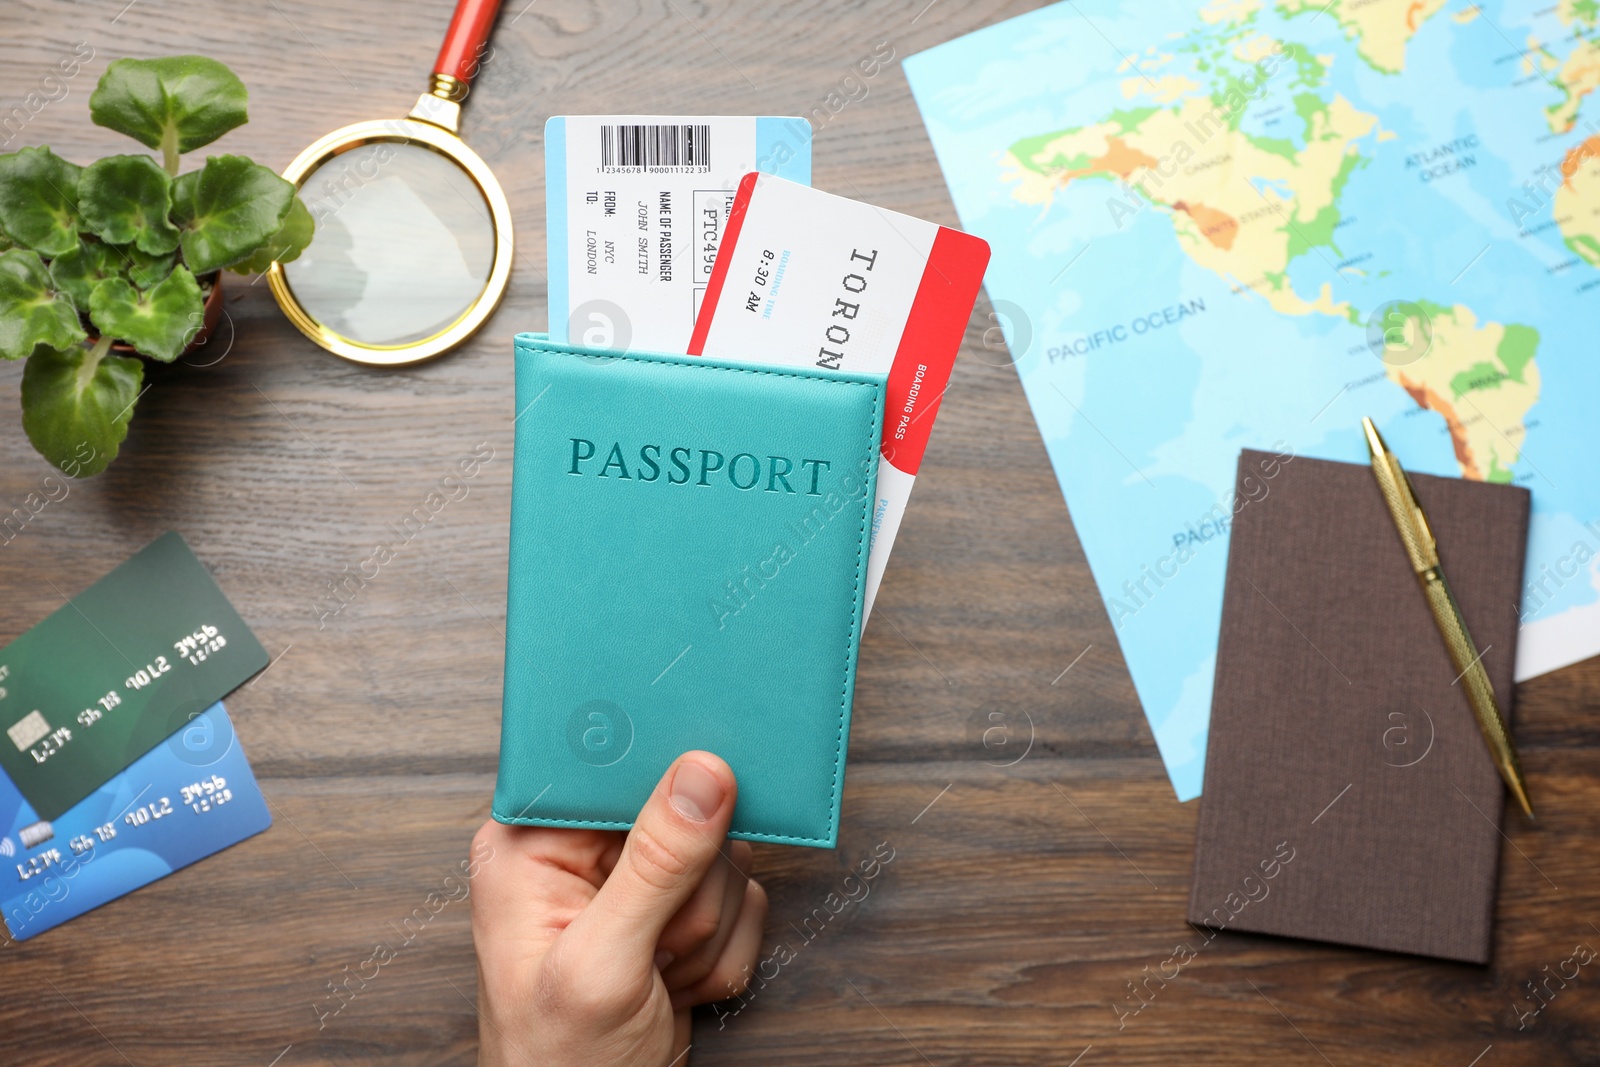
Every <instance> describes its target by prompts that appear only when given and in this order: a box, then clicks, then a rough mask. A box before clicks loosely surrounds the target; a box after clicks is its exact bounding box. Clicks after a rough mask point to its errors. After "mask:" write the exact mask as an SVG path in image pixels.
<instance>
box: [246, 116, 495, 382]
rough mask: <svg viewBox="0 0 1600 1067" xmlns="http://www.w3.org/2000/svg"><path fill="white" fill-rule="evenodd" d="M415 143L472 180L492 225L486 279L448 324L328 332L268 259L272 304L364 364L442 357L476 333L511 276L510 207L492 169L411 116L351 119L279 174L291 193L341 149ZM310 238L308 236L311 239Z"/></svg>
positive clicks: (344, 355)
mask: <svg viewBox="0 0 1600 1067" xmlns="http://www.w3.org/2000/svg"><path fill="white" fill-rule="evenodd" d="M384 141H388V142H394V143H409V144H418V145H421V146H423V147H426V148H429V149H432V150H433V151H435V152H438V153H440V154H441V155H444V156H446V157H448V158H449V159H450V160H451V161H453V162H454V163H456V164H457V165H458V166H459V167H461V169H462V170H464V171H466V172H467V175H468V176H469V177H470V178H471V179H472V181H473V184H475V185H476V186H477V187H478V191H479V192H480V193H482V194H483V198H484V200H485V201H486V202H487V203H488V205H489V213H490V222H491V223H492V225H493V227H494V262H493V263H492V264H491V266H490V268H489V279H488V281H486V282H485V283H484V286H483V290H482V291H481V292H480V293H479V294H478V296H477V298H476V299H475V300H473V302H472V303H471V304H470V305H468V307H467V309H466V310H465V311H463V312H462V313H461V315H460V316H459V317H457V318H456V320H455V321H454V322H452V323H450V325H448V326H446V327H445V328H444V329H442V330H440V331H439V332H438V333H434V334H431V335H429V336H427V337H424V338H422V339H421V340H417V341H407V342H405V343H404V344H397V345H374V344H365V343H363V342H361V341H357V340H354V339H352V338H349V337H346V336H344V335H343V334H341V333H338V332H336V331H334V330H330V329H329V328H328V327H327V326H325V325H323V324H322V323H321V322H319V321H318V320H317V319H315V318H313V317H312V316H311V315H310V314H308V313H307V312H306V310H305V308H303V307H301V305H300V302H299V300H297V299H296V298H295V295H294V290H293V289H292V288H291V287H290V285H289V279H288V276H287V274H286V273H285V271H284V268H283V264H282V263H274V264H272V266H271V268H269V269H268V271H267V285H268V287H270V288H271V289H272V295H273V297H274V298H275V299H276V300H277V301H278V306H279V307H280V308H282V309H283V313H284V314H285V315H287V316H288V317H289V321H290V322H292V323H294V325H295V327H296V328H297V329H298V330H299V331H300V332H301V333H303V334H305V335H306V336H307V337H309V338H310V339H311V340H312V341H315V342H316V343H317V344H318V345H320V346H322V347H323V348H325V349H327V350H328V351H329V352H332V353H333V354H334V355H336V356H340V357H342V358H344V359H348V360H350V361H352V362H354V363H363V364H366V365H367V366H380V367H404V366H409V365H411V364H414V363H421V362H423V361H425V360H429V359H433V358H434V357H435V356H439V355H443V354H444V353H445V352H448V351H449V350H450V349H452V348H454V347H456V346H457V345H459V344H461V343H462V342H463V341H465V340H467V338H469V337H471V336H472V335H473V334H474V333H476V332H477V331H478V329H479V327H481V326H482V325H483V324H484V323H485V322H486V321H488V318H489V316H490V315H492V314H494V310H495V308H497V307H499V306H500V300H501V298H502V297H503V296H505V291H506V284H507V282H509V281H510V279H511V258H512V231H511V205H510V203H509V202H508V201H507V200H506V194H505V193H504V192H503V191H502V190H501V188H500V183H499V182H497V181H496V180H495V177H494V173H493V172H492V171H490V170H489V165H488V164H487V163H485V162H484V161H483V160H482V159H481V158H480V157H479V156H478V154H477V153H476V152H474V151H473V150H472V149H471V148H470V147H468V145H467V143H466V142H465V141H463V140H462V139H461V138H459V137H457V136H456V135H455V134H453V133H451V132H449V131H448V130H445V129H442V128H440V127H438V126H434V125H432V124H431V123H428V122H423V121H420V120H418V119H413V118H403V119H374V120H372V121H370V122H357V123H354V124H352V125H349V126H344V127H341V128H340V129H337V130H334V131H333V132H332V133H330V134H328V135H327V136H325V137H321V138H319V139H317V140H316V141H314V142H312V143H311V144H310V145H308V146H307V147H306V149H305V151H303V152H301V153H300V154H299V155H298V156H296V157H295V158H294V161H293V162H292V163H290V164H289V166H288V167H287V168H285V170H284V172H283V176H284V178H285V179H287V180H288V181H290V182H293V183H294V187H295V189H296V191H298V190H299V189H300V187H301V182H302V181H304V180H305V177H306V175H308V174H310V173H311V172H312V170H314V169H315V168H316V167H317V166H319V165H320V164H322V163H324V162H326V161H327V160H329V159H332V158H333V157H334V156H336V155H339V154H341V153H343V152H348V151H350V150H351V149H353V148H359V147H361V146H362V145H367V144H377V143H380V142H384ZM314 239H315V238H313V240H314Z"/></svg>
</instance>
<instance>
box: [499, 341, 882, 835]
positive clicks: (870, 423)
mask: <svg viewBox="0 0 1600 1067" xmlns="http://www.w3.org/2000/svg"><path fill="white" fill-rule="evenodd" d="M514 347H515V348H516V350H517V351H518V352H526V353H527V354H529V355H533V354H534V353H536V352H552V353H566V354H569V355H574V356H585V355H591V356H592V355H599V356H602V357H603V358H605V359H626V360H630V361H632V362H634V363H647V364H650V365H653V366H661V367H683V368H685V369H689V370H719V371H729V372H732V373H734V374H751V375H766V376H769V377H773V378H798V379H800V380H802V381H808V382H822V383H824V384H827V385H855V386H861V387H863V388H866V389H871V390H872V391H873V392H874V393H875V394H876V392H877V389H878V387H877V385H876V384H875V383H872V382H853V381H849V380H842V379H839V378H824V377H821V376H819V375H811V374H793V373H790V372H788V371H779V370H767V369H762V368H756V367H722V366H718V365H716V364H714V363H705V364H695V363H680V362H678V361H676V360H673V359H651V358H643V357H640V356H632V355H629V354H627V353H626V352H616V353H613V352H612V350H610V349H592V350H591V349H579V348H570V347H561V346H559V345H530V344H527V343H525V342H523V341H522V340H521V339H520V338H519V339H517V340H516V341H515V343H514ZM877 420H878V398H877V396H876V395H874V396H873V398H872V407H871V409H870V410H869V411H868V412H867V455H868V456H871V455H873V451H872V450H873V449H874V448H875V447H876V442H875V441H874V440H873V432H872V431H873V427H874V424H875V423H876V422H877ZM871 517H872V506H871V497H863V498H862V500H861V528H860V530H858V531H857V533H856V577H855V581H854V583H853V585H852V590H853V592H852V594H851V604H852V611H853V612H854V611H859V610H860V608H861V570H862V568H863V567H864V566H865V565H866V555H867V531H868V530H869V529H870V528H871V525H870V522H869V520H870V519H871ZM852 630H854V632H855V634H856V636H857V639H858V640H859V634H860V628H859V627H858V626H853V627H852ZM844 668H845V669H844V674H845V677H844V681H843V682H841V683H840V685H839V725H838V728H837V729H836V731H835V733H834V741H833V781H832V782H831V784H830V785H829V788H828V828H827V832H826V833H825V834H824V835H823V836H821V837H799V836H796V835H793V834H765V833H761V832H760V831H756V830H741V831H730V836H736V837H742V838H759V839H760V840H763V841H775V842H778V843H780V844H795V843H800V842H813V843H814V842H826V841H827V840H828V838H829V837H830V836H832V834H833V832H834V821H835V818H836V813H837V811H838V804H837V803H836V802H837V800H838V799H839V772H840V771H841V770H843V763H844V758H843V757H844V714H845V704H846V702H847V701H848V700H849V697H850V688H849V687H850V638H849V637H848V636H847V637H846V638H845V643H844ZM493 815H494V818H495V821H496V822H501V823H509V824H515V825H521V826H573V827H582V828H603V829H608V830H626V829H628V828H629V827H631V826H632V825H633V824H632V823H627V822H611V821H609V820H602V819H552V818H544V817H541V816H517V817H504V816H502V815H501V814H500V813H499V812H498V811H495V812H493Z"/></svg>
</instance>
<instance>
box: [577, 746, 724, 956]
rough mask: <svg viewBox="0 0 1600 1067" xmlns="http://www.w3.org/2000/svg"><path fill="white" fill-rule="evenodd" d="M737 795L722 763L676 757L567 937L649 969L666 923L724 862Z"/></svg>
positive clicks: (700, 755) (705, 755)
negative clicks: (722, 852)
mask: <svg viewBox="0 0 1600 1067" xmlns="http://www.w3.org/2000/svg"><path fill="white" fill-rule="evenodd" d="M737 793H738V785H737V783H736V782H735V780H734V776H733V769H732V768H730V767H729V766H728V765H727V764H726V763H724V762H723V761H722V760H721V759H719V758H718V757H716V756H714V755H712V754H711V753H709V752H687V753H685V754H684V755H682V756H680V757H678V760H677V762H675V763H674V764H673V765H672V766H671V767H669V768H667V773H666V774H664V775H662V777H661V781H660V782H659V783H657V785H656V788H655V791H654V792H653V793H651V794H650V799H649V800H648V801H646V802H645V806H644V809H643V810H642V811H640V812H639V817H638V819H637V820H635V821H634V824H633V829H632V830H630V831H629V832H628V839H627V842H626V843H625V844H624V845H623V847H622V854H621V856H619V857H618V858H617V865H616V867H615V869H613V870H612V872H611V874H610V876H609V877H607V878H606V881H605V884H604V885H602V886H601V887H600V891H599V892H598V893H597V894H595V898H594V900H592V901H591V902H590V903H589V905H588V906H587V907H586V908H584V909H583V912H582V913H581V914H580V915H579V916H578V917H577V918H576V919H574V920H573V922H572V924H571V925H570V926H569V927H568V928H567V931H566V933H567V935H568V936H569V937H570V938H571V939H573V940H574V941H577V942H578V943H580V944H581V945H583V946H584V947H586V948H588V949H591V950H594V951H597V952H602V953H604V954H605V955H608V956H614V955H622V956H625V957H631V958H632V959H633V960H635V961H637V962H639V963H640V964H648V963H649V961H650V960H652V959H653V958H654V956H655V951H656V942H657V941H659V940H660V938H661V932H662V930H663V929H665V928H666V925H667V922H668V920H670V919H671V918H672V917H673V916H674V915H675V914H677V912H678V909H679V908H681V907H683V905H684V904H685V903H687V902H688V900H689V898H690V897H691V896H692V895H693V894H694V891H695V888H696V887H697V886H699V884H700V882H701V880H702V879H704V878H705V876H706V872H708V871H709V870H710V869H711V865H712V864H713V863H716V862H718V861H719V855H718V853H719V851H720V850H721V849H722V846H723V841H724V838H725V837H726V835H727V833H728V823H729V822H730V821H731V820H732V818H733V805H734V800H735V799H736V796H737Z"/></svg>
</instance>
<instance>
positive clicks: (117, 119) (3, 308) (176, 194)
mask: <svg viewBox="0 0 1600 1067" xmlns="http://www.w3.org/2000/svg"><path fill="white" fill-rule="evenodd" d="M247 98H248V94H247V93H246V91H245V87H244V83H243V82H241V81H240V80H239V79H238V78H237V77H236V76H235V75H234V73H233V72H232V71H231V70H229V69H228V68H227V67H226V66H224V65H223V64H221V63H218V62H217V61H216V60H213V59H207V58H205V57H203V56H168V57H166V58H162V59H119V60H117V61H116V62H114V63H112V64H111V65H110V66H108V67H107V68H106V72H105V74H104V75H103V76H102V77H101V78H100V83H99V85H98V86H97V87H96V88H95V91H94V93H93V94H92V95H91V96H90V97H89V117H90V118H91V119H93V120H94V122H95V123H96V124H97V125H100V126H104V127H106V128H107V129H111V130H115V131H117V132H118V133H123V134H127V135H128V136H129V137H132V138H133V139H134V140H136V141H138V142H139V143H140V144H142V145H144V146H145V147H146V148H150V149H155V150H158V151H159V152H160V157H161V158H160V162H159V163H158V162H156V160H155V159H153V158H151V157H150V156H149V155H143V154H133V155H115V156H107V157H105V158H104V159H100V160H97V161H95V162H93V163H91V164H89V165H88V166H86V167H79V166H77V165H76V164H73V163H69V162H67V161H66V160H64V159H62V158H60V157H59V156H57V155H56V154H55V153H53V152H51V151H50V149H49V148H48V147H31V148H24V149H22V150H21V151H19V152H13V153H11V154H9V155H3V156H0V358H5V359H8V360H17V359H26V360H27V364H26V366H25V367H24V368H23V372H22V426H23V429H24V430H25V431H26V432H27V435H28V440H29V441H31V442H33V447H34V448H36V449H37V450H38V451H39V453H40V454H41V455H43V456H44V457H45V458H46V459H48V460H49V461H50V462H51V463H53V464H55V465H56V466H57V467H58V468H60V469H62V470H64V471H66V472H67V473H69V474H72V475H75V476H77V477H85V476H88V475H92V474H98V473H99V472H100V471H102V470H104V469H105V467H106V464H108V463H110V462H111V460H112V459H113V458H115V457H116V454H117V449H118V447H119V446H120V445H121V443H122V440H123V438H125V437H126V436H127V433H128V421H129V419H131V418H132V416H133V408H134V404H135V402H136V401H137V400H138V398H139V395H140V385H141V383H142V382H143V379H144V362H143V359H141V358H140V357H143V358H145V359H153V360H158V361H160V362H162V363H171V362H172V361H173V360H175V359H177V358H178V357H179V356H180V355H182V354H183V353H184V351H185V350H186V349H187V348H189V347H190V346H191V345H193V344H194V343H196V340H197V338H198V337H199V336H200V335H201V331H202V330H203V329H204V328H205V324H206V321H207V310H208V307H209V308H210V309H212V314H211V320H212V321H213V322H214V321H215V315H216V311H217V310H219V309H220V307H221V300H222V294H221V282H222V271H223V270H224V269H229V270H233V271H235V272H237V273H240V274H252V273H259V272H262V271H265V270H266V269H267V268H268V266H270V265H271V263H272V262H273V261H274V260H278V261H284V262H287V261H289V260H292V259H294V258H295V257H296V256H298V255H299V254H300V252H301V251H302V250H303V249H304V248H305V246H306V245H307V244H309V243H310V241H311V234H312V229H313V223H312V219H311V213H310V212H309V211H307V210H306V206H305V204H304V203H302V202H301V200H300V198H299V197H298V196H296V195H295V189H294V186H293V185H292V184H290V183H289V182H286V181H284V180H283V179H282V178H280V177H278V175H276V174H274V173H273V172H272V171H270V170H268V169H267V168H266V167H263V166H261V165H260V164H258V163H254V162H252V161H250V160H249V159H247V158H245V157H244V156H231V155H224V156H209V157H207V159H206V161H205V165H204V166H202V167H199V168H198V169H194V170H190V171H189V172H188V173H185V174H179V173H178V164H179V159H180V157H181V156H182V155H183V153H185V152H191V151H193V150H195V149H197V148H200V147H201V146H203V145H207V144H210V143H211V142H212V141H214V140H216V139H217V138H218V137H221V136H222V135H223V134H224V133H227V132H228V131H229V130H231V129H234V128H235V127H237V126H241V125H243V124H244V123H245V122H246V121H248V116H247V115H246V113H245V104H246V102H247ZM122 352H126V353H129V354H126V355H124V354H119V353H122ZM86 452H87V453H88V454H89V455H91V456H92V458H91V459H90V460H89V461H88V462H83V456H84V454H85V453H86Z"/></svg>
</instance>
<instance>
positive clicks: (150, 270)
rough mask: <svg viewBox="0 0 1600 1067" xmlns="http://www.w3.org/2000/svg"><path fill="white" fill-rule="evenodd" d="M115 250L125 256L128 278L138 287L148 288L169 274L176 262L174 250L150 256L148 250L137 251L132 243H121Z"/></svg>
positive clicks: (176, 257)
mask: <svg viewBox="0 0 1600 1067" xmlns="http://www.w3.org/2000/svg"><path fill="white" fill-rule="evenodd" d="M117 251H118V252H120V253H122V255H123V256H125V257H126V259H125V261H124V265H125V266H126V268H127V275H128V280H129V281H130V282H132V283H133V284H134V285H136V286H138V287H139V288H140V289H148V288H150V287H151V286H152V285H154V284H156V283H157V282H159V281H161V279H163V278H165V277H166V276H167V275H169V274H171V273H172V267H173V265H174V264H175V263H177V262H178V253H177V252H176V251H173V252H168V253H167V254H166V255H162V256H152V255H151V254H150V253H148V252H141V251H139V249H138V248H136V247H135V246H133V245H123V246H122V247H121V248H118V249H117Z"/></svg>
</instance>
